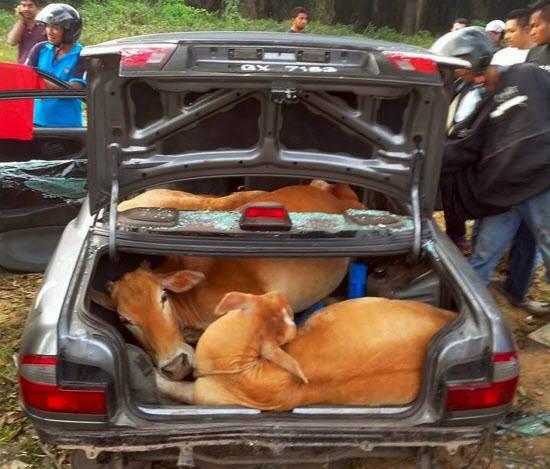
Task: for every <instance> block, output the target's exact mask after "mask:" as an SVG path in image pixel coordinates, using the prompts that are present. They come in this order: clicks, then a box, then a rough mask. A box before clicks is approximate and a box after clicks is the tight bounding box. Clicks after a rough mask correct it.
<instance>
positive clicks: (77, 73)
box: [26, 3, 86, 127]
mask: <svg viewBox="0 0 550 469" xmlns="http://www.w3.org/2000/svg"><path fill="white" fill-rule="evenodd" d="M36 21H38V22H41V23H44V24H45V26H46V37H47V39H48V40H47V41H45V42H40V43H38V44H36V46H34V48H33V49H32V50H31V52H30V54H29V58H28V59H27V62H26V63H27V65H31V66H33V67H36V68H38V69H40V70H42V71H44V72H47V73H49V74H50V75H52V76H54V77H56V78H58V79H60V80H62V81H65V82H67V84H68V86H70V87H71V88H76V89H82V88H84V86H85V85H86V81H85V68H84V62H83V60H82V58H81V57H80V51H81V50H82V45H81V44H80V43H79V42H77V41H78V38H79V37H80V32H81V30H82V20H81V18H80V14H79V13H78V11H76V10H75V9H74V8H73V7H72V6H70V5H66V4H64V3H51V4H50V5H48V6H46V7H45V8H44V9H43V10H42V11H41V12H40V13H39V14H38V15H37V17H36ZM46 86H47V87H48V88H51V89H56V88H59V86H58V85H57V84H54V83H51V82H49V81H47V82H46ZM34 124H35V125H38V126H42V127H82V101H81V100H80V99H77V98H74V99H56V98H49V99H38V100H36V102H35V108H34Z"/></svg>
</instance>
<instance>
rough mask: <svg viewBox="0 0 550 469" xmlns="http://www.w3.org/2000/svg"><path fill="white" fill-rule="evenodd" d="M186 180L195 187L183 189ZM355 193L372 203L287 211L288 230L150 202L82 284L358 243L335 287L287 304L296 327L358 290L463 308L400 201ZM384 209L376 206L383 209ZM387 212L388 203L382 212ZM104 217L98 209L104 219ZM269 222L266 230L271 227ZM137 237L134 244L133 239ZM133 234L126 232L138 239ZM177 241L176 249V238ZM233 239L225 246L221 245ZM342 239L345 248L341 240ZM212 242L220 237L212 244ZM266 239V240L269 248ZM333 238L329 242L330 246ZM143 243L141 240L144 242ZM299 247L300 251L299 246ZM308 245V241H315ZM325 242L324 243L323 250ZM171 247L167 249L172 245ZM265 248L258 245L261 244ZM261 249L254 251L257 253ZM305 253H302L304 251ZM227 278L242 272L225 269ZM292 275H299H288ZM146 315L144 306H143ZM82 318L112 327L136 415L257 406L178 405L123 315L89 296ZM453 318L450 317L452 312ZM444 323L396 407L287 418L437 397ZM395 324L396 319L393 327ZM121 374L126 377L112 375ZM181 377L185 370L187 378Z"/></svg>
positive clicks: (402, 412)
mask: <svg viewBox="0 0 550 469" xmlns="http://www.w3.org/2000/svg"><path fill="white" fill-rule="evenodd" d="M307 182H309V181H307V180H296V179H292V178H286V179H281V178H266V177H263V178H247V179H237V178H235V179H231V178H227V179H226V180H223V181H219V180H218V181H211V180H205V181H202V182H198V183H193V184H189V183H183V184H181V183H178V184H175V185H172V186H171V187H172V188H178V189H186V190H190V189H191V188H194V190H195V191H196V192H199V193H209V192H215V193H217V194H218V195H220V193H225V192H227V190H228V189H231V188H236V187H240V186H245V188H246V189H248V188H250V187H254V188H270V189H272V188H274V187H284V186H285V185H290V184H297V183H301V184H306V183H307ZM192 186H194V187H192ZM354 190H355V191H356V193H357V194H358V195H359V196H360V198H361V199H362V200H363V201H364V202H366V204H368V205H369V206H370V207H374V208H376V209H374V210H373V209H370V210H356V209H348V210H346V211H345V212H344V213H343V214H324V213H296V212H290V214H289V215H290V219H291V223H292V227H291V228H290V229H287V230H279V231H277V228H275V231H269V230H268V231H265V230H263V229H262V227H261V226H260V227H256V229H255V230H252V231H250V230H247V229H242V226H241V222H242V220H241V217H242V211H241V210H235V211H205V210H181V211H177V210H170V209H154V208H134V209H130V210H127V211H123V212H119V213H118V237H119V241H118V243H120V244H127V245H131V244H134V247H133V248H130V249H125V248H123V247H121V246H119V248H118V250H117V256H116V258H113V257H112V256H110V255H109V252H108V249H107V247H106V246H105V245H104V246H103V247H102V248H100V249H99V250H98V253H97V259H96V260H95V262H94V264H95V267H94V271H93V274H92V275H91V276H90V284H89V285H88V290H89V291H102V290H104V289H105V285H107V284H108V283H109V282H114V281H117V280H119V279H120V278H121V277H122V276H123V275H124V274H125V273H127V272H132V271H134V270H136V269H138V268H139V267H140V266H141V265H143V264H144V262H146V264H147V265H148V266H150V267H151V268H152V269H153V270H154V269H155V268H156V267H158V266H159V265H160V264H161V263H162V261H163V259H164V258H165V256H167V255H174V254H177V255H181V256H183V257H187V256H189V255H194V256H197V255H200V256H205V257H211V258H212V259H214V260H216V259H220V258H228V256H229V258H232V256H233V257H246V258H249V259H266V258H268V257H269V258H271V257H279V258H281V257H282V258H289V257H292V258H302V259H305V258H306V257H302V256H309V257H315V256H326V255H328V256H329V257H335V256H337V255H340V256H346V257H347V255H346V250H347V251H349V250H350V249H351V250H356V251H357V250H359V252H361V249H360V246H361V245H363V244H367V245H368V246H367V248H365V249H364V254H359V255H357V254H356V255H353V256H351V262H350V266H349V269H348V271H347V272H346V273H345V275H344V276H343V278H342V279H341V281H340V282H339V284H338V285H337V286H336V288H334V290H333V291H332V292H331V293H330V294H329V295H327V296H326V297H324V298H319V301H317V302H316V303H315V304H313V305H311V306H310V307H308V308H306V309H305V310H296V311H295V322H296V324H297V325H298V327H301V326H302V325H303V323H304V322H305V321H306V320H307V318H309V317H311V316H313V315H314V314H316V312H317V310H319V309H320V308H322V307H324V306H326V305H330V304H333V303H337V302H341V301H345V300H347V299H349V298H357V297H363V296H368V297H379V298H388V299H399V300H412V301H417V302H421V303H424V304H428V305H431V306H434V307H437V308H442V309H446V310H450V311H455V312H457V311H461V310H462V308H463V304H462V301H463V300H462V297H461V296H460V293H459V292H458V291H457V290H456V288H455V287H454V286H453V284H452V282H451V281H449V279H448V276H447V275H446V273H445V272H444V270H443V269H442V267H441V265H440V263H439V262H438V261H437V259H435V258H434V256H433V255H432V253H431V252H430V249H429V245H430V243H429V242H428V241H429V232H428V231H427V230H426V231H425V232H424V233H423V244H424V246H425V248H424V249H423V250H422V252H421V253H420V255H418V256H414V255H413V253H412V245H413V243H414V238H415V224H414V221H413V217H411V216H410V215H407V211H408V207H407V206H406V205H402V204H399V203H398V202H397V201H395V200H392V199H391V198H388V197H386V196H384V195H382V194H377V193H374V192H373V191H369V190H363V189H360V188H357V187H356V188H354ZM383 209H385V210H383ZM388 209H390V210H388ZM106 218H107V214H105V215H104V221H105V220H106ZM272 228H273V227H270V229H272ZM134 237H137V238H139V239H141V240H142V241H143V240H144V239H147V240H148V241H149V242H140V243H137V242H135V240H134V242H132V241H131V240H132V239H134ZM137 238H135V239H137ZM178 241H180V242H182V243H183V244H180V246H179V248H178V247H177V242H178ZM231 242H234V243H236V244H235V246H233V247H232V248H231V249H229V250H228V249H227V246H228V244H227V243H231ZM342 242H344V243H345V244H344V246H342ZM216 243H221V244H220V245H219V246H218V247H216ZM270 243H274V244H273V246H271V247H270ZM331 243H332V244H331ZM146 245H147V246H148V247H145V246H146ZM306 246H307V249H305V247H306ZM316 246H317V248H316ZM330 247H332V249H330ZM172 248H173V249H174V250H172ZM266 250H267V251H266ZM262 251H264V252H269V255H266V254H264V255H261V252H262ZM308 251H309V252H308ZM234 275H235V276H238V275H241V273H240V272H238V271H236V272H234ZM294 281H295V282H300V281H304V283H305V284H307V281H308V279H300V278H296V279H294ZM144 313H145V311H144ZM86 315H87V316H89V317H90V318H91V319H92V320H93V321H94V322H96V321H98V324H100V327H102V328H107V329H108V330H111V332H112V333H114V334H115V335H116V336H117V337H118V338H119V339H120V340H121V343H124V344H125V345H124V347H125V350H126V353H125V355H124V360H125V361H126V363H125V368H127V370H128V375H127V378H128V382H125V383H122V384H123V385H124V387H125V389H126V392H129V395H130V399H131V401H132V403H133V404H134V405H135V408H136V411H137V412H139V413H140V414H141V415H143V416H144V417H145V418H150V419H156V418H163V419H165V418H167V417H173V418H181V417H188V416H193V415H196V416H198V415H208V414H211V415H220V413H221V414H223V415H256V414H259V413H260V411H259V410H257V409H252V408H244V407H240V406H230V407H227V406H223V410H220V409H219V408H217V407H216V406H206V407H205V406H196V405H187V404H184V403H182V402H178V401H175V400H172V399H169V398H166V397H163V396H162V395H161V394H160V393H159V392H158V390H157V387H156V384H155V372H154V368H155V364H154V363H153V360H152V359H151V357H150V355H149V354H148V353H147V352H146V351H144V350H143V349H142V348H141V346H140V343H139V341H137V340H136V337H135V336H134V335H133V334H132V333H131V332H130V330H129V329H128V327H127V323H126V320H125V319H124V318H123V317H121V316H120V315H118V314H117V313H116V312H113V311H109V310H107V309H105V308H103V307H101V306H99V305H97V304H95V303H94V302H90V307H89V310H87V312H86ZM458 317H459V316H458V315H457V318H458ZM456 322H457V321H453V322H452V323H450V324H448V325H447V326H446V327H445V328H444V329H443V330H441V331H440V332H439V333H438V334H436V335H435V336H434V338H433V340H432V342H431V343H430V345H429V348H428V350H427V351H426V356H425V359H424V363H423V371H422V380H421V381H422V384H421V388H420V392H419V393H418V395H417V396H416V399H414V400H412V401H411V402H409V403H407V404H406V405H399V406H384V407H370V408H369V407H364V406H363V407H361V406H352V407H351V408H350V407H347V408H344V407H341V406H307V407H299V408H295V409H293V410H292V411H290V412H291V413H292V415H300V414H305V415H309V416H311V415H316V414H318V415H325V416H326V415H327V414H328V415H334V416H342V415H349V414H353V413H357V414H358V415H369V413H370V414H372V415H373V416H374V417H380V416H381V415H383V416H384V417H393V418H399V417H400V416H401V417H403V416H407V415H411V413H414V411H415V408H417V407H418V406H420V405H422V402H423V401H425V400H426V399H430V400H432V401H433V399H434V396H435V395H437V386H438V383H436V378H435V376H434V374H433V370H434V368H435V367H434V363H435V362H436V361H437V360H438V354H437V350H438V347H439V346H440V345H441V339H442V337H443V336H444V335H445V334H446V332H447V331H449V330H451V329H453V328H454V327H455V323H456ZM396 327H399V325H396ZM121 379H122V380H123V381H124V380H125V378H123V377H121ZM186 380H187V381H192V380H193V377H192V376H188V377H187V378H186Z"/></svg>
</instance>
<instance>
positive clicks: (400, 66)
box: [384, 52, 438, 75]
mask: <svg viewBox="0 0 550 469" xmlns="http://www.w3.org/2000/svg"><path fill="white" fill-rule="evenodd" d="M384 55H385V56H386V57H387V58H388V60H389V61H390V62H391V63H392V64H393V66H394V67H395V68H396V69H397V70H399V71H400V72H418V73H423V74H425V75H435V74H436V73H437V72H438V67H437V63H436V61H435V60H433V59H431V58H430V57H424V56H422V55H417V54H407V53H401V52H384Z"/></svg>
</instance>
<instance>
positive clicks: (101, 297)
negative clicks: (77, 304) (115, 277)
mask: <svg viewBox="0 0 550 469" xmlns="http://www.w3.org/2000/svg"><path fill="white" fill-rule="evenodd" d="M90 299H91V300H92V301H93V302H94V303H95V304H98V305H99V306H103V307H104V308H105V309H108V310H109V311H114V312H115V313H116V311H117V309H116V304H115V302H114V301H113V299H112V298H111V296H110V295H108V294H107V293H104V292H101V291H97V290H90Z"/></svg>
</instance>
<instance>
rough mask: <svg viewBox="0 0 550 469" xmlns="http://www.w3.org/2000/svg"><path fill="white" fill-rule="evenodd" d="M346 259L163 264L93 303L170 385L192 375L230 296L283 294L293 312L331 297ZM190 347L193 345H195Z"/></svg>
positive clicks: (131, 276)
mask: <svg viewBox="0 0 550 469" xmlns="http://www.w3.org/2000/svg"><path fill="white" fill-rule="evenodd" d="M348 262H349V259H347V258H340V257H338V258H330V257H327V258H300V259H297V258H258V259H248V258H246V259H243V258H223V257H222V258H219V257H216V258H214V257H176V256H173V257H168V258H166V259H165V260H164V261H163V263H162V264H161V265H160V266H159V267H158V268H157V269H155V270H154V271H151V270H150V269H149V268H148V267H147V266H146V265H144V266H142V267H140V268H139V269H137V270H134V271H133V272H128V273H126V274H124V276H123V277H122V278H121V279H120V280H117V281H116V282H114V283H113V284H112V285H110V287H109V290H110V295H106V294H103V293H99V292H93V293H92V299H93V300H94V301H95V302H96V303H99V304H101V305H102V306H104V307H106V308H108V309H110V310H112V311H117V312H118V313H119V314H120V315H121V316H122V317H123V318H124V319H125V322H126V324H127V327H128V328H129V329H130V331H131V332H132V333H133V334H134V336H135V337H136V339H137V340H138V341H139V343H140V344H141V346H142V347H143V348H144V349H145V350H147V352H148V353H149V354H150V355H151V357H152V358H153V360H154V361H155V362H156V364H157V366H158V368H159V369H160V370H162V372H163V373H164V374H165V375H166V376H168V377H170V378H171V379H181V378H183V377H185V376H186V375H187V374H189V373H190V372H191V370H192V368H193V364H194V354H193V349H192V347H190V346H189V345H188V343H193V342H196V338H197V337H198V335H200V333H201V332H202V331H203V330H205V329H206V327H207V326H208V325H209V324H211V323H212V322H213V321H214V320H215V319H216V318H217V316H216V315H215V314H214V311H215V309H216V305H217V304H218V303H219V301H220V300H221V299H222V298H223V296H224V295H225V294H226V293H227V292H230V291H234V290H241V291H246V292H250V293H254V294H262V293H265V292H267V291H271V290H273V289H278V290H279V291H284V292H285V293H286V294H287V295H288V298H289V299H290V302H291V304H292V305H293V306H294V308H296V310H297V311H301V310H303V309H306V308H307V307H309V306H311V305H312V304H314V303H315V302H317V301H319V300H320V299H322V298H324V297H325V296H327V295H329V294H330V293H331V292H332V291H333V290H334V289H335V288H336V287H337V286H338V285H339V283H340V282H341V281H342V278H343V277H344V276H345V274H346V271H347V267H348ZM193 339H195V340H193Z"/></svg>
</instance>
